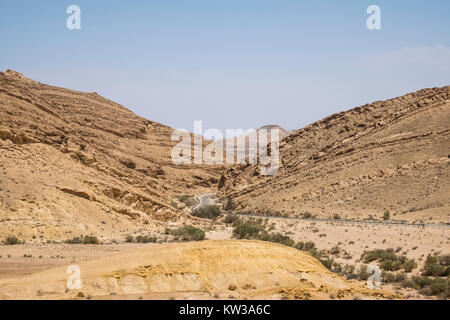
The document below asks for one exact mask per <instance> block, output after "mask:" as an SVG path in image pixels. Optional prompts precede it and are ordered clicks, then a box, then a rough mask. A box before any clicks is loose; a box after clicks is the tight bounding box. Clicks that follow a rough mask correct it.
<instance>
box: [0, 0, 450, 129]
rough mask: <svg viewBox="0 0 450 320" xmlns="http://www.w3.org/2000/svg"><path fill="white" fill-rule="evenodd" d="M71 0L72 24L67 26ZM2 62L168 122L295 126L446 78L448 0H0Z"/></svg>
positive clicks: (449, 66)
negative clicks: (373, 24) (370, 21)
mask: <svg viewBox="0 0 450 320" xmlns="http://www.w3.org/2000/svg"><path fill="white" fill-rule="evenodd" d="M71 4H76V5H78V6H79V7H80V8H81V30H68V29H67V28H66V20H67V17H68V16H69V15H68V14H66V8H67V7H68V6H69V5H71ZM371 4H375V5H378V6H379V7H380V8H381V28H382V29H381V30H372V31H371V30H368V29H367V27H366V19H367V17H368V16H369V15H368V14H367V13H366V9H367V7H368V6H369V5H371ZM8 68H11V69H14V70H16V71H19V72H21V73H23V74H24V75H25V76H27V77H30V78H33V79H35V80H38V81H40V82H44V83H48V84H53V85H58V86H62V87H67V88H70V89H75V90H81V91H89V92H91V91H95V92H98V93H99V94H101V95H103V96H104V97H106V98H109V99H111V100H114V101H117V102H119V103H121V104H123V105H124V106H126V107H127V108H130V109H131V110H133V111H134V112H135V113H137V114H139V115H141V116H144V117H146V118H148V119H150V120H154V121H159V122H162V123H164V124H167V125H170V126H172V127H174V128H186V129H190V130H192V128H193V122H194V120H203V123H204V127H205V129H206V128H212V127H214V128H219V129H222V130H223V129H224V128H244V129H248V128H256V127H260V126H262V125H265V124H279V125H281V126H283V127H285V128H287V129H297V128H301V127H303V126H305V125H307V124H308V123H311V122H313V121H315V120H319V119H321V118H323V117H325V116H327V115H329V114H332V113H335V112H339V111H342V110H347V109H350V108H352V107H356V106H358V105H362V104H365V103H369V102H372V101H375V100H384V99H387V98H391V97H395V96H399V95H402V94H405V93H407V92H410V91H413V90H417V89H421V88H424V87H434V86H444V85H450V1H448V0H442V1H433V0H429V1H412V0H395V1H394V0H389V1H382V0H371V1H365V0H354V1H350V0H345V1H337V0H334V1H301V0H295V1H283V0H276V1H275V0H272V1H265V0H253V1H246V0H223V1H218V0H205V1H196V0H183V1H182V0H179V1H172V0H161V1H151V0H146V1H132V0H130V1H111V0H109V1H102V0H95V1H92V0H89V1H84V0H83V1H82V0H71V1H62V0H58V1H24V0H14V1H1V2H0V70H2V71H5V70H6V69H8Z"/></svg>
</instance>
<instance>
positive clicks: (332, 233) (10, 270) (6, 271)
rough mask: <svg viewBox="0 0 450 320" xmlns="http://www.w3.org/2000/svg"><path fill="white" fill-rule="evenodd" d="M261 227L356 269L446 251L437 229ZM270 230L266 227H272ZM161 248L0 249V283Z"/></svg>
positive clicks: (212, 233) (211, 229)
mask: <svg viewBox="0 0 450 320" xmlns="http://www.w3.org/2000/svg"><path fill="white" fill-rule="evenodd" d="M265 221H266V223H267V227H268V228H269V229H273V230H272V231H273V232H281V233H283V234H286V235H289V236H290V237H291V238H293V239H294V240H295V241H304V242H306V241H313V242H314V243H315V244H316V247H317V248H318V249H320V250H323V249H331V248H333V247H335V246H336V245H337V246H338V247H339V248H340V249H341V252H340V253H339V254H337V255H334V256H333V257H334V259H335V261H337V262H338V263H341V264H342V265H343V266H344V265H346V264H350V265H352V264H353V265H355V266H356V270H357V269H358V268H359V265H360V257H361V254H362V253H363V252H364V251H365V250H371V249H387V248H394V249H396V248H398V247H401V251H400V252H401V253H404V254H405V255H406V256H407V257H408V258H413V259H415V260H416V262H417V263H418V267H417V268H416V269H415V270H414V271H413V273H417V272H418V271H419V270H420V269H421V267H422V265H423V262H424V261H425V259H426V256H427V255H428V254H433V253H436V252H437V253H439V254H448V253H450V229H448V228H440V227H414V226H390V225H361V224H351V223H343V222H339V221H336V222H322V221H303V220H295V221H292V220H286V219H281V218H268V219H265ZM205 225H208V228H207V229H208V231H207V232H206V237H207V239H211V240H226V239H230V238H231V237H232V228H231V227H229V226H226V225H223V224H221V223H212V222H208V223H205ZM272 225H273V227H271V228H270V226H272ZM155 246H161V244H155V243H149V244H136V243H119V244H102V245H70V244H22V245H14V246H5V245H0V279H5V278H11V277H16V276H19V277H20V276H26V275H30V274H33V273H36V272H39V271H43V270H47V269H51V268H54V267H58V266H66V265H69V264H76V263H79V262H83V261H87V260H92V259H96V258H100V257H105V256H108V255H113V254H116V253H119V252H129V251H131V250H134V249H139V248H151V247H155ZM382 289H386V290H389V291H392V292H395V293H398V294H401V295H403V296H404V297H407V298H413V299H422V298H429V297H424V296H422V295H420V294H419V293H418V292H417V291H416V290H412V289H404V288H401V287H400V286H399V285H396V284H382ZM96 298H98V299H233V298H235V297H234V296H233V295H219V296H216V297H214V296H211V295H210V294H205V293H186V294H180V293H177V294H176V295H174V294H170V293H149V294H138V295H114V296H105V297H101V296H99V297H96Z"/></svg>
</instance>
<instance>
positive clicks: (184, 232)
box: [170, 226, 205, 241]
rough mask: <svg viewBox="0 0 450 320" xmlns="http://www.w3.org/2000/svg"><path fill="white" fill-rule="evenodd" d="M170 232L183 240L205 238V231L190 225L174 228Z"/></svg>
mask: <svg viewBox="0 0 450 320" xmlns="http://www.w3.org/2000/svg"><path fill="white" fill-rule="evenodd" d="M170 234H171V235H173V236H174V237H176V238H179V239H181V240H183V241H199V240H204V239H205V231H203V230H202V229H199V228H195V227H192V226H184V227H181V228H178V229H175V230H170Z"/></svg>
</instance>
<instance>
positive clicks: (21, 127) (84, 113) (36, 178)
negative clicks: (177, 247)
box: [0, 70, 220, 241]
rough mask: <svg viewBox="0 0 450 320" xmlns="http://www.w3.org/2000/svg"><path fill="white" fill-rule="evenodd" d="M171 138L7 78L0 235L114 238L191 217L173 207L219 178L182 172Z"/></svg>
mask: <svg viewBox="0 0 450 320" xmlns="http://www.w3.org/2000/svg"><path fill="white" fill-rule="evenodd" d="M172 132H173V129H171V128H169V127H167V126H164V125H162V124H159V123H157V122H153V121H150V120H147V119H144V118H141V117H139V116H137V115H135V114H134V113H133V112H131V111H130V110H128V109H126V108H124V107H123V106H121V105H119V104H117V103H114V102H112V101H110V100H107V99H105V98H103V97H101V96H100V95H98V94H96V93H84V92H77V91H72V90H68V89H63V88H58V87H53V86H49V85H45V84H41V83H39V82H36V81H34V80H31V79H28V78H26V77H24V76H23V75H21V74H20V73H17V72H15V71H11V70H8V71H6V72H5V73H0V233H1V234H2V235H8V234H14V235H16V236H19V237H20V238H21V239H24V240H31V241H33V240H36V241H39V240H58V239H59V240H62V239H67V238H69V237H70V238H71V237H73V236H76V235H81V234H85V235H87V234H94V235H98V236H103V237H106V238H114V237H117V236H118V235H119V234H124V233H126V232H130V231H133V230H136V229H140V228H151V227H152V226H155V225H158V223H159V222H160V221H175V222H176V221H180V220H183V219H185V213H182V212H179V211H177V210H175V209H174V208H173V207H171V206H170V203H171V199H172V198H173V197H174V196H179V195H183V194H195V193H202V192H203V191H204V190H209V189H210V187H212V186H214V187H215V186H216V185H217V181H218V178H219V176H220V175H219V174H218V171H217V168H213V167H211V166H205V167H202V166H194V165H191V166H176V165H174V164H173V163H172V160H171V150H172V147H173V146H174V144H175V142H172V141H171V138H170V137H171V134H172Z"/></svg>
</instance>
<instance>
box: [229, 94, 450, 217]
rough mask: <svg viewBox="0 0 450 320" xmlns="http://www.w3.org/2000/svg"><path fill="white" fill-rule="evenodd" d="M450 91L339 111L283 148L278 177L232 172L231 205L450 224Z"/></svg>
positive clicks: (249, 169)
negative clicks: (386, 216) (387, 213)
mask: <svg viewBox="0 0 450 320" xmlns="http://www.w3.org/2000/svg"><path fill="white" fill-rule="evenodd" d="M449 95H450V86H447V87H443V88H432V89H423V90H419V91H417V92H413V93H409V94H407V95H405V96H402V97H398V98H394V99H390V100H387V101H377V102H374V103H370V104H366V105H364V106H360V107H357V108H354V109H352V110H349V111H346V112H341V113H338V114H333V115H331V116H329V117H327V118H325V119H323V120H320V121H318V122H315V123H313V124H311V125H308V126H307V127H305V128H303V129H300V130H297V131H295V132H293V133H292V134H290V135H289V136H287V137H286V138H285V139H284V140H283V141H282V143H281V145H280V155H281V162H282V167H281V168H280V170H279V171H278V173H277V174H276V175H275V176H269V177H263V176H260V175H257V174H255V172H257V168H256V167H255V166H252V165H242V166H240V167H236V168H230V169H229V170H228V171H227V172H226V174H225V175H224V177H223V178H222V179H221V180H222V182H224V183H223V184H224V186H223V187H222V188H221V192H222V193H223V194H224V195H227V196H228V198H229V203H228V206H227V207H228V208H230V209H231V208H232V209H234V210H240V211H248V212H256V213H276V214H279V213H284V214H289V215H302V214H304V213H307V212H309V213H310V214H314V215H317V216H319V217H333V216H335V215H339V216H340V217H348V218H370V216H372V217H374V218H381V217H382V216H383V215H385V213H386V212H389V216H390V218H391V219H398V220H408V221H415V220H423V221H424V220H427V221H429V220H432V222H436V221H440V222H450V197H449V194H450V167H449V164H450V98H449Z"/></svg>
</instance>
